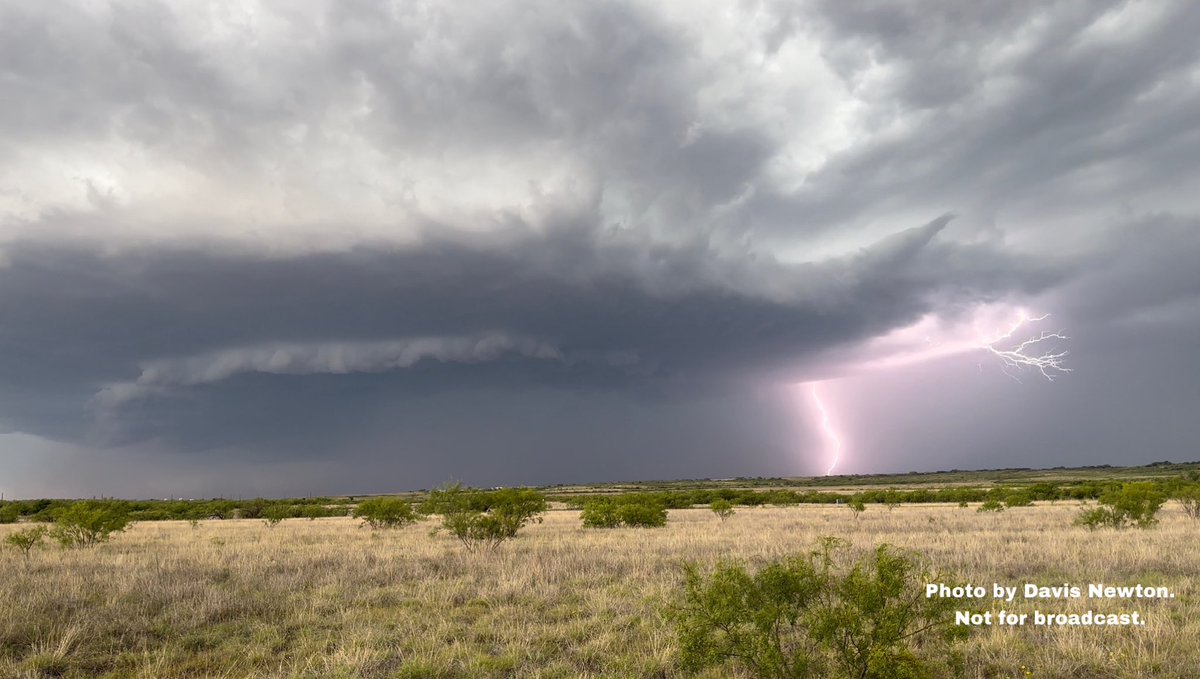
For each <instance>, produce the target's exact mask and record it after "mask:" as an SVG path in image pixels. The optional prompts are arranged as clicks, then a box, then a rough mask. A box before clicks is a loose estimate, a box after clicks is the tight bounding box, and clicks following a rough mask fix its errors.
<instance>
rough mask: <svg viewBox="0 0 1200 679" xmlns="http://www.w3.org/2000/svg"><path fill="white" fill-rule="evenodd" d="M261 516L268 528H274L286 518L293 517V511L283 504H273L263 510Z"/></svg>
mask: <svg viewBox="0 0 1200 679" xmlns="http://www.w3.org/2000/svg"><path fill="white" fill-rule="evenodd" d="M261 516H262V520H263V523H265V524H267V528H274V527H275V526H278V525H279V524H281V523H283V520H284V519H290V518H292V512H291V511H290V510H289V509H288V508H287V507H285V506H283V505H278V504H272V505H268V506H267V508H266V509H264V510H263V511H262V514H261Z"/></svg>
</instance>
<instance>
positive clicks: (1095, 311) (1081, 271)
mask: <svg viewBox="0 0 1200 679" xmlns="http://www.w3.org/2000/svg"><path fill="white" fill-rule="evenodd" d="M1197 33H1200V11H1198V10H1197V9H1196V8H1195V7H1194V6H1193V5H1192V4H1191V3H1187V2H1182V1H1180V2H1164V3H1117V2H1111V3H1094V2H1086V3H1085V2H1068V1H1064V2H1055V3H1051V4H1046V3H1008V4H1005V5H1003V6H996V7H982V6H981V7H973V6H961V7H960V6H952V5H945V6H943V5H938V4H934V3H909V2H896V3H889V4H888V5H886V6H878V7H874V8H872V9H871V10H870V11H864V10H861V9H855V8H853V7H849V6H847V5H846V4H845V3H836V2H812V3H806V4H803V5H796V4H795V3H782V2H780V3H776V2H770V1H765V0H764V1H760V2H745V3H720V2H707V1H705V2H690V3H648V2H619V3H608V4H604V5H579V6H571V5H562V4H561V3H552V2H535V3H518V4H503V3H501V4H496V5H490V6H488V7H480V6H478V5H474V4H467V3H457V2H444V3H435V4H432V5H425V4H422V3H387V2H373V1H371V2H369V1H354V2H320V1H317V0H311V1H308V2H303V3H300V4H293V5H289V6H287V7H281V6H278V5H271V4H266V3H244V2H229V3H208V4H206V5H203V6H199V5H197V6H178V5H171V4H165V3H154V2H149V3H139V4H134V5H129V4H117V3H103V2H100V3H82V2H80V3H71V2H65V3H51V4H46V3H35V4H29V3H25V4H14V5H11V6H6V7H4V8H3V9H0V64H3V66H0V96H2V97H3V100H4V101H5V102H7V103H8V104H7V105H6V106H5V107H3V109H2V110H0V431H8V432H12V433H10V434H8V436H9V437H10V441H12V442H13V443H11V445H12V446H15V449H16V450H17V452H16V453H14V454H19V455H24V456H25V457H27V458H28V462H27V463H22V464H21V465H19V469H20V470H21V471H20V474H19V478H16V479H15V480H14V481H11V482H9V483H10V485H11V487H7V486H6V487H5V490H6V491H7V492H9V493H10V494H13V493H16V494H21V490H20V487H19V486H20V485H21V484H30V485H31V487H32V486H33V485H37V487H41V488H53V487H54V483H55V481H54V480H53V479H59V480H58V482H59V483H61V487H62V488H63V489H64V491H63V492H67V491H68V490H72V489H74V490H72V492H80V493H86V494H91V493H88V492H87V489H83V488H82V487H81V486H80V485H79V483H76V484H75V485H72V483H75V482H74V481H72V480H71V479H69V478H67V479H63V478H61V476H62V472H61V471H55V470H56V469H58V470H61V469H62V468H64V467H63V466H57V467H56V466H55V463H54V462H53V460H55V459H60V460H74V461H78V460H81V459H84V458H86V459H87V460H89V461H90V463H95V461H96V460H123V462H121V463H119V464H118V465H117V466H122V465H124V466H125V467H126V468H133V467H136V468H138V469H146V470H152V469H159V470H160V471H158V472H154V478H156V479H172V478H173V479H186V478H188V477H189V475H194V478H195V479H197V480H196V481H195V483H194V484H193V485H191V486H188V485H187V484H186V483H182V485H183V486H184V487H187V488H190V489H192V490H191V491H189V492H201V491H208V492H256V491H255V490H254V489H253V488H250V487H242V486H238V487H237V488H233V486H232V485H222V483H232V482H229V481H223V480H222V475H221V473H220V472H219V471H212V470H220V469H225V468H227V469H231V470H232V469H235V468H238V467H237V465H238V464H240V462H237V461H238V460H244V459H250V460H254V461H255V462H254V463H253V464H255V465H265V467H260V468H270V469H271V470H272V471H270V472H268V473H266V475H267V476H270V477H271V478H274V479H278V480H279V485H278V486H277V487H272V488H271V489H270V490H272V491H273V492H290V491H288V490H287V489H288V488H289V487H294V488H306V489H308V488H312V487H313V484H314V483H315V482H316V481H315V480H319V479H329V478H331V477H330V474H331V472H330V469H333V468H338V465H339V464H342V465H343V466H342V467H341V468H344V469H349V470H353V469H358V468H362V469H368V468H369V469H374V470H376V473H372V472H370V471H362V472H359V473H357V475H356V473H354V472H352V471H346V472H344V473H342V472H339V473H338V474H337V482H338V483H339V484H343V485H345V486H347V487H351V486H355V485H356V484H361V485H364V486H371V488H365V489H377V490H384V489H386V488H385V487H384V486H388V485H389V484H386V483H383V481H381V480H380V479H381V478H382V477H383V476H386V475H388V474H395V475H396V477H395V478H396V479H397V480H396V481H395V482H394V483H393V484H391V485H392V486H397V487H411V486H414V485H415V486H420V485H429V484H431V483H435V482H437V481H439V480H443V479H444V478H446V477H448V476H458V477H460V478H465V479H467V480H475V481H477V482H481V483H483V482H489V481H494V480H495V479H503V480H504V481H505V482H526V481H530V482H532V481H537V482H546V481H558V480H581V479H586V478H595V477H598V476H602V477H605V478H619V477H624V478H635V477H644V476H653V475H659V476H704V475H710V474H715V475H722V476H726V475H733V474H742V473H745V474H755V473H760V472H764V471H769V472H770V473H806V472H807V473H813V472H817V471H819V470H821V469H823V468H824V466H823V465H822V464H821V461H820V459H819V458H820V449H819V443H820V439H819V436H816V435H815V434H814V433H813V432H812V429H813V428H812V427H811V422H810V421H809V420H810V419H811V415H810V414H809V413H807V412H804V411H803V404H799V405H798V404H797V403H796V402H794V400H792V399H791V397H790V396H788V395H787V393H788V392H787V390H788V389H789V387H788V385H791V384H794V383H797V382H803V381H806V380H814V379H823V380H834V379H838V378H842V377H849V376H853V377H852V378H849V379H847V380H846V381H845V383H844V384H842V386H841V387H840V388H841V389H842V392H841V393H842V398H843V399H845V400H844V402H842V403H841V404H840V406H841V409H842V412H843V413H845V414H844V417H845V419H846V421H848V422H850V421H853V422H855V423H856V424H855V426H857V427H859V428H864V429H866V430H869V431H870V432H871V433H870V434H868V433H866V431H864V432H863V435H862V437H861V438H860V439H859V440H858V442H857V446H858V447H857V451H856V448H855V439H854V436H853V435H852V433H851V432H848V435H849V437H848V441H849V448H848V451H847V464H848V465H850V467H849V469H854V470H858V471H870V470H873V469H884V468H887V469H897V468H898V469H908V468H928V467H929V466H931V465H934V464H937V465H948V466H969V464H968V463H964V464H962V465H958V464H955V461H956V460H959V459H965V460H968V461H970V463H971V464H975V465H977V466H978V465H984V466H1006V465H1007V464H1010V463H1012V464H1016V463H1019V462H1022V461H1027V460H1042V461H1050V460H1053V461H1056V462H1060V463H1064V464H1067V463H1098V462H1115V461H1137V460H1141V459H1143V458H1153V459H1161V458H1162V457H1171V456H1175V457H1181V456H1187V455H1189V450H1191V448H1190V447H1189V444H1188V443H1187V442H1188V441H1194V440H1196V435H1197V434H1200V432H1198V431H1197V430H1196V425H1195V423H1194V422H1192V421H1191V420H1192V418H1186V417H1182V416H1180V417H1178V418H1174V417H1172V416H1169V413H1173V412H1177V411H1179V412H1182V411H1181V410H1179V409H1184V410H1186V407H1188V406H1190V405H1200V395H1198V394H1197V391H1196V387H1195V384H1196V382H1197V380H1196V379H1195V378H1197V377H1200V375H1197V374H1196V372H1195V368H1194V367H1192V366H1194V365H1195V361H1194V360H1192V357H1191V353H1192V349H1191V346H1192V345H1194V338H1195V336H1196V335H1195V333H1196V332H1197V331H1198V330H1200V275H1197V274H1196V273H1195V266H1194V262H1195V260H1196V258H1197V255H1200V237H1198V235H1197V234H1198V233H1200V205H1197V199H1196V196H1195V192H1194V191H1193V190H1191V187H1193V186H1195V185H1196V184H1197V182H1198V181H1200V176H1198V175H1200V169H1198V167H1197V165H1196V164H1195V163H1194V162H1193V160H1194V158H1196V157H1200V133H1198V130H1200V128H1198V126H1197V124H1196V122H1195V121H1197V120H1200V81H1198V78H1200V75H1198V74H1200V46H1197V44H1196V41H1195V40H1193V39H1191V36H1193V35H1195V34H1197ZM950 213H953V214H954V215H955V216H954V217H951V216H950ZM980 305H984V306H983V307H981V306H980ZM1018 306H1023V307H1028V308H1030V309H1033V310H1035V311H1037V312H1038V313H1044V312H1052V313H1053V314H1054V318H1055V319H1056V320H1057V321H1059V322H1060V323H1061V324H1062V325H1063V327H1065V328H1067V329H1068V330H1069V334H1071V336H1072V338H1073V339H1072V342H1073V344H1072V347H1071V352H1072V358H1073V359H1075V360H1077V361H1078V364H1077V365H1076V366H1075V367H1076V371H1075V373H1073V374H1072V379H1075V380H1076V382H1077V383H1086V384H1088V385H1089V387H1088V390H1086V393H1085V392H1080V391H1077V390H1076V389H1075V388H1074V387H1071V386H1063V387H1061V388H1059V386H1060V385H1059V384H1057V383H1056V385H1055V387H1056V389H1057V391H1054V390H1051V391H1042V390H1041V389H1040V387H1037V388H1033V389H1035V391H1028V392H1011V393H1010V392H1008V391H1005V389H1010V388H1016V387H1015V386H1013V385H1010V384H1008V383H1007V382H1008V381H1005V380H1004V379H1003V376H1002V375H1001V376H999V377H1000V380H1001V381H1000V382H998V383H996V384H993V383H992V382H990V381H988V382H987V383H986V385H987V386H984V385H981V384H976V382H978V381H979V380H981V379H982V380H990V378H991V377H995V376H996V374H995V373H996V371H994V370H990V368H991V366H988V365H987V364H986V362H985V361H980V360H978V359H979V357H973V356H959V358H960V359H963V360H965V361H966V364H969V365H967V366H966V369H962V366H961V365H958V364H957V363H954V360H958V359H954V360H950V362H949V363H938V364H937V365H932V364H931V362H930V361H928V360H926V361H922V362H919V363H914V364H913V366H912V370H915V371H916V372H912V371H910V370H909V369H908V368H903V366H902V365H901V364H902V363H903V364H904V365H907V363H906V362H905V361H903V360H900V359H902V358H903V357H904V356H910V355H915V352H916V353H919V350H921V351H923V350H924V349H923V347H924V338H923V337H922V338H920V341H919V343H918V344H917V345H915V346H914V344H913V342H911V341H910V340H911V339H912V338H910V337H908V336H907V335H904V333H905V332H909V331H911V329H912V328H921V329H928V328H932V329H935V330H936V329H940V330H941V331H945V332H946V333H947V334H948V335H950V334H953V333H954V332H957V331H955V330H953V329H955V328H960V327H963V325H962V324H963V323H964V322H965V321H966V320H968V319H971V318H973V315H975V314H978V313H979V309H980V308H985V309H987V308H990V309H1007V308H1014V309H1015V308H1016V307H1018ZM906 328H907V329H909V330H905V329H906ZM897 338H901V339H902V341H901V340H897ZM938 339H939V338H932V339H931V341H934V340H938ZM952 339H953V338H951V337H943V338H940V340H941V341H944V342H950V341H951V340H952ZM960 339H961V338H960ZM898 341H899V344H897V342H898ZM900 345H903V346H900ZM897 347H900V348H897ZM934 353H935V354H936V352H934ZM960 353H962V352H960ZM967 353H969V352H967ZM951 364H953V365H955V366H957V367H955V368H951V367H949V366H950V365H951ZM880 366H890V367H889V370H890V369H896V370H897V372H895V373H894V374H893V373H887V371H884V370H880V369H879V368H880ZM901 368H903V369H901ZM985 368H988V369H989V370H985ZM1085 368H1089V369H1090V370H1091V371H1092V372H1091V373H1086V371H1085ZM884 373H887V374H886V375H885V374H884ZM870 375H876V377H870ZM922 375H924V376H926V377H921V376H922ZM932 375H938V376H939V381H938V382H937V383H936V384H934V383H932V382H929V381H928V379H927V377H928V376H932ZM1181 375H1182V376H1181ZM873 379H877V380H880V381H879V382H877V383H872V382H871V381H870V380H873ZM1143 379H1144V380H1148V381H1145V382H1144V383H1143V382H1141V380H1143ZM906 380H907V381H906ZM1094 380H1099V381H1098V382H1094ZM1131 380H1132V381H1134V382H1138V383H1141V384H1143V386H1144V388H1146V389H1151V390H1153V391H1154V393H1155V397H1154V398H1153V399H1142V400H1141V402H1140V403H1139V402H1137V401H1136V400H1130V399H1127V398H1124V397H1123V396H1122V394H1126V393H1127V391H1126V390H1125V388H1124V385H1126V384H1129V383H1130V382H1131ZM885 383H886V385H887V388H886V389H885V388H884V385H885ZM872 384H874V386H872ZM855 385H857V386H855ZM964 385H975V387H974V389H975V390H974V392H972V388H969V387H968V386H964ZM781 390H782V391H781ZM943 390H945V391H946V392H955V393H957V392H959V391H961V392H963V393H977V394H978V396H976V397H973V398H963V399H958V400H954V401H953V402H949V403H948V402H946V401H945V400H943V399H942V398H940V396H938V394H937V393H933V392H935V391H936V392H938V393H941V391H943ZM827 391H828V393H829V394H830V395H831V398H832V397H834V396H836V394H837V393H838V387H835V386H833V385H832V383H831V384H830V388H829V389H828V390H827ZM885 392H887V393H894V394H895V398H892V399H889V400H887V401H886V403H885V402H882V401H880V400H879V398H878V395H879V394H881V393H885ZM1034 394H1036V396H1034ZM564 404H571V409H570V410H569V411H564V410H563V405H564ZM963 404H969V405H963ZM1164 404H1166V405H1164ZM833 405H835V406H836V405H838V404H836V403H834V404H833ZM968 407H969V408H972V409H973V410H972V411H971V412H986V413H996V414H997V419H998V420H999V421H1008V422H1012V421H1022V422H1025V421H1027V422H1029V428H1028V431H1030V432H1032V433H1030V434H1029V435H1028V438H1027V439H1023V440H1024V441H1025V443H1024V444H1023V445H1022V446H1019V447H1016V448H1014V446H1013V445H1012V440H1011V439H1010V438H1008V436H1009V435H1006V434H1005V432H1004V430H1003V429H1002V428H997V427H993V426H991V425H990V424H988V422H990V420H989V421H986V422H985V421H981V420H979V419H977V418H974V417H973V416H970V415H969V414H967V413H966V411H962V412H959V411H957V410H955V409H956V408H968ZM1033 408H1036V410H1037V413H1058V415H1056V416H1052V417H1045V418H1044V419H1039V418H1042V417H1043V416H1042V415H1037V416H1034V414H1033V411H1032V410H1031V409H1033ZM947 409H949V411H948V410H947ZM948 412H950V413H957V415H955V417H959V418H960V419H962V420H963V421H964V422H966V421H969V422H970V423H971V424H970V425H969V426H967V425H964V426H963V427H962V428H958V427H953V426H947V425H945V424H944V422H945V421H946V417H947V414H948ZM537 413H542V414H545V417H541V418H538V417H535V416H534V415H533V414H537ZM550 413H554V415H553V417H551V416H550V415H549V414H550ZM755 413H757V414H755ZM867 413H871V415H870V417H869V418H868V417H867ZM1163 413H1168V415H1163ZM1164 417H1165V418H1166V419H1163V418H1164ZM863 418H867V419H866V420H864V419H863ZM1116 421H1121V422H1123V423H1124V424H1122V425H1121V426H1122V428H1123V430H1124V431H1136V432H1140V434H1141V438H1140V439H1138V441H1139V444H1138V447H1139V449H1138V450H1132V449H1131V444H1130V443H1129V442H1128V441H1124V440H1121V439H1118V438H1114V436H1113V435H1112V432H1111V431H1110V430H1109V428H1108V425H1106V424H1105V422H1116ZM402 423H403V424H402ZM937 423H943V424H937ZM935 430H936V432H937V433H936V435H935V434H934V433H930V432H933V431H935ZM888 431H892V432H894V435H889V434H888V433H887V432H888ZM922 431H924V432H925V433H924V434H922V433H921V432H922ZM1022 431H1025V429H1022ZM1064 431H1065V432H1068V433H1067V434H1064V433H1063V432H1064ZM900 432H904V433H903V435H901V434H900ZM597 438H599V439H601V440H603V442H604V444H605V445H600V444H598V443H596V439H597ZM31 441H34V442H37V443H30V442H31ZM1030 441H1032V442H1033V443H1030ZM1038 441H1046V442H1050V441H1054V443H1053V444H1051V443H1046V445H1045V446H1044V447H1041V448H1039V446H1038V444H1037V442H1038ZM1106 442H1108V443H1106ZM32 451H36V453H35V452H32ZM56 451H57V452H56ZM572 451H575V452H572ZM631 451H633V452H631ZM1151 451H1153V452H1151ZM856 452H857V456H856ZM1193 457H1194V455H1193ZM595 458H600V459H609V460H610V461H611V464H607V465H606V464H596V463H594V459H595ZM22 459H24V458H22ZM993 460H994V462H993ZM934 461H936V462H934ZM855 465H857V466H855ZM71 467H72V465H71V464H66V465H65V468H68V469H69V468H71ZM79 468H81V469H82V468H83V467H82V466H80V467H79ZM202 470H203V471H202ZM147 473H148V474H149V473H150V472H147ZM472 474H475V475H476V476H478V478H474V479H473V478H472ZM242 476H245V475H242ZM81 478H83V477H81ZM93 478H94V476H93ZM80 483H81V482H80ZM106 483H109V484H110V485H108V486H106V487H105V488H104V489H101V490H100V491H93V492H115V493H121V494H140V493H141V490H140V488H141V486H140V485H139V484H149V483H150V481H148V480H142V481H138V480H136V479H135V480H130V481H128V482H122V481H121V480H120V478H114V479H113V480H112V481H110V482H106ZM154 483H155V484H157V483H158V481H155V482H154ZM289 484H292V485H291V486H289ZM168 485H170V484H168ZM156 487H157V486H156ZM230 489H232V490H230ZM333 490H336V489H329V492H332V491H333Z"/></svg>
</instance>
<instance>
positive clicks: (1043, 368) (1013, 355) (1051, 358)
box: [979, 311, 1071, 382]
mask: <svg viewBox="0 0 1200 679" xmlns="http://www.w3.org/2000/svg"><path fill="white" fill-rule="evenodd" d="M1049 317H1050V314H1042V315H1041V316H1030V315H1028V314H1027V313H1025V312H1024V311H1022V312H1021V313H1020V315H1019V316H1018V317H1017V320H1016V322H1015V323H1013V324H1012V325H1011V326H1009V327H1008V329H1007V330H1006V331H1004V332H1002V333H999V334H997V335H995V336H993V337H991V338H984V339H982V340H981V343H980V345H979V347H980V348H981V349H984V350H986V351H988V352H990V353H991V354H992V355H993V356H996V357H997V358H999V359H1000V362H1001V363H1002V365H1003V368H1002V369H1003V370H1004V374H1006V375H1008V376H1009V377H1011V378H1013V379H1014V380H1017V381H1018V382H1020V381H1021V380H1020V378H1019V377H1017V376H1016V375H1015V374H1013V373H1011V372H1009V370H1017V371H1020V370H1022V369H1024V368H1034V369H1036V370H1037V371H1038V372H1040V373H1041V374H1042V377H1045V378H1046V379H1047V380H1050V381H1054V377H1055V376H1056V375H1058V374H1061V373H1069V372H1071V369H1070V368H1067V367H1065V366H1064V365H1063V359H1064V358H1066V356H1067V351H1066V350H1063V351H1054V350H1053V349H1051V350H1050V351H1046V350H1045V349H1046V348H1047V346H1050V345H1047V344H1046V343H1047V342H1053V341H1054V340H1067V339H1070V338H1068V337H1067V336H1066V335H1064V334H1062V332H1049V331H1046V330H1043V331H1041V333H1039V334H1038V335H1035V336H1032V337H1029V338H1028V339H1025V340H1023V341H1019V342H1018V341H1016V340H1015V339H1014V338H1013V336H1014V335H1016V333H1017V331H1019V330H1020V329H1021V328H1022V327H1024V326H1026V325H1031V324H1033V323H1038V322H1040V321H1044V320H1046V319H1047V318H1049ZM1014 342H1015V344H1014Z"/></svg>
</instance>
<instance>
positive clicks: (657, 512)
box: [617, 500, 667, 528]
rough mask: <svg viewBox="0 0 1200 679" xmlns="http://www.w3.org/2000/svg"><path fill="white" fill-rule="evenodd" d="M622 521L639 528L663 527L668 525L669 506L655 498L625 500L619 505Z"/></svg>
mask: <svg viewBox="0 0 1200 679" xmlns="http://www.w3.org/2000/svg"><path fill="white" fill-rule="evenodd" d="M617 516H618V517H620V519H621V523H622V524H624V525H626V526H630V527H637V528H661V527H662V526H665V525H667V508H666V506H664V505H663V504H662V503H660V502H656V501H654V500H643V501H641V502H625V503H622V504H620V505H617Z"/></svg>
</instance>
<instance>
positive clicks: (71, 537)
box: [51, 500, 132, 547]
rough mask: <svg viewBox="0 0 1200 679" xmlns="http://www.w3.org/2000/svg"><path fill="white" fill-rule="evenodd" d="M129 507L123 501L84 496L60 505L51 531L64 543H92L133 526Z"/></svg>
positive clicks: (87, 545) (106, 538) (71, 544)
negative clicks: (86, 498)
mask: <svg viewBox="0 0 1200 679" xmlns="http://www.w3.org/2000/svg"><path fill="white" fill-rule="evenodd" d="M130 523H132V520H131V519H130V518H129V510H128V508H127V507H126V506H125V505H124V504H123V503H119V502H111V501H96V500H84V501H81V502H72V503H71V504H69V505H67V506H65V507H62V508H60V509H59V510H58V511H56V512H55V515H54V529H53V530H52V531H51V535H52V536H53V537H54V539H55V540H58V542H59V543H60V544H62V546H64V547H91V546H93V545H96V544H98V543H101V542H107V541H108V539H109V537H111V536H112V534H113V533H119V532H121V531H123V530H125V529H126V528H128V527H129V524H130Z"/></svg>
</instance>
